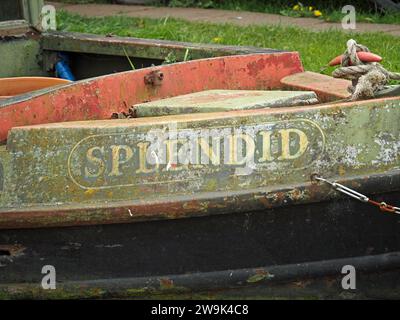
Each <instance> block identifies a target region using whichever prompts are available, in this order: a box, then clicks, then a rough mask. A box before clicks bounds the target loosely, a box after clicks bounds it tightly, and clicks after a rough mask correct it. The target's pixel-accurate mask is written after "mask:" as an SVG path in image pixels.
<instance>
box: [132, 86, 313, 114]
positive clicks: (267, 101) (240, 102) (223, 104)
mask: <svg viewBox="0 0 400 320" xmlns="http://www.w3.org/2000/svg"><path fill="white" fill-rule="evenodd" d="M316 103H318V98H317V95H316V94H315V93H314V92H311V91H279V90H275V91H260V90H208V91H201V92H196V93H191V94H187V95H183V96H178V97H173V98H167V99H162V100H157V101H153V102H146V103H141V104H137V105H135V106H134V110H135V114H136V116H137V117H154V116H165V115H171V114H184V113H187V114H190V113H198V112H222V111H231V110H248V109H262V108H277V107H290V106H299V105H300V106H301V105H309V104H316Z"/></svg>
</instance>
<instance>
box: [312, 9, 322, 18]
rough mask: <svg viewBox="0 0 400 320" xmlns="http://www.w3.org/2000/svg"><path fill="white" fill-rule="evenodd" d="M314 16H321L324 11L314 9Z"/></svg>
mask: <svg viewBox="0 0 400 320" xmlns="http://www.w3.org/2000/svg"><path fill="white" fill-rule="evenodd" d="M314 16H316V17H320V16H322V12H321V11H319V10H314Z"/></svg>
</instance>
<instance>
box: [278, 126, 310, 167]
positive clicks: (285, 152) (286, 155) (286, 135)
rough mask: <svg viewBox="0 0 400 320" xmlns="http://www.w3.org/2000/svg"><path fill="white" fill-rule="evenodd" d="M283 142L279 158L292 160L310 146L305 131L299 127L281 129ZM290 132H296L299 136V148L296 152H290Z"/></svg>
mask: <svg viewBox="0 0 400 320" xmlns="http://www.w3.org/2000/svg"><path fill="white" fill-rule="evenodd" d="M279 133H280V135H281V142H282V154H281V156H280V157H279V158H278V160H291V159H296V158H298V157H300V156H301V155H302V154H303V153H304V152H305V151H306V149H307V147H308V139H307V136H306V134H305V133H304V132H303V131H300V130H298V129H282V130H279ZM290 134H296V135H297V136H298V138H299V149H298V150H297V152H295V153H293V154H292V153H291V152H290Z"/></svg>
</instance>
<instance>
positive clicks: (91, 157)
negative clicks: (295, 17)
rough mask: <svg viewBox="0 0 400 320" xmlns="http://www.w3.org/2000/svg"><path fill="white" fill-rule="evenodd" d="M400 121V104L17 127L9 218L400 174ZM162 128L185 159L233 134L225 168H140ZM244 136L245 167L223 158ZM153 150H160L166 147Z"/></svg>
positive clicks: (299, 196)
mask: <svg viewBox="0 0 400 320" xmlns="http://www.w3.org/2000/svg"><path fill="white" fill-rule="evenodd" d="M399 117H400V104H399V102H398V101H396V100H387V101H380V102H373V101H372V102H362V103H357V104H354V105H353V106H352V105H349V104H348V105H341V106H320V107H312V106H310V107H301V108H299V107H292V108H287V109H284V110H283V111H280V110H274V111H273V112H268V110H249V111H240V113H238V112H231V113H214V114H198V115H197V116H194V115H193V116H192V119H191V120H190V121H187V118H186V116H185V115H182V116H175V117H168V118H153V119H151V120H150V121H149V120H147V119H133V120H109V121H94V122H93V121H87V122H75V123H74V122H72V123H65V124H48V125H40V126H32V127H23V128H15V129H13V130H12V131H11V133H10V135H9V139H8V143H7V151H8V152H9V155H8V157H9V159H10V160H9V162H5V163H4V164H3V165H4V175H5V180H6V181H7V183H6V185H5V186H4V191H3V194H2V197H1V198H0V211H3V212H4V211H9V210H12V209H13V208H14V209H15V208H19V209H20V210H22V209H24V208H27V207H29V206H32V205H35V206H45V207H43V208H46V207H48V208H50V207H51V206H57V208H62V207H63V206H64V207H70V206H80V207H82V208H83V207H85V206H92V207H93V206H98V207H101V206H107V205H112V204H114V205H116V204H118V203H140V202H142V201H146V202H148V203H151V202H153V201H160V200H162V199H167V200H172V199H174V198H177V197H182V196H187V197H188V199H190V198H193V195H195V198H199V199H200V198H201V197H204V196H206V195H207V194H210V193H212V194H218V193H221V194H223V193H225V192H233V193H238V192H242V193H248V194H251V193H252V190H260V189H263V190H265V192H266V193H267V194H270V196H274V193H273V192H274V191H276V190H279V189H282V187H283V186H296V185H306V184H309V182H310V176H311V175H312V174H313V173H316V172H317V173H320V174H322V175H324V176H325V177H347V178H350V177H355V176H368V175H372V174H379V173H384V172H386V171H389V170H398V169H399V154H398V152H397V150H398V148H399V140H400V130H399V127H398V121H397V119H398V118H399ZM175 124H176V127H174V125H175ZM168 128H169V129H168ZM156 129H161V130H166V132H168V130H170V131H169V132H170V134H171V135H170V136H169V137H168V135H167V137H168V139H169V141H170V142H166V144H169V145H174V143H173V142H171V141H174V140H175V139H183V141H181V142H179V143H178V149H179V150H180V151H179V152H184V151H182V150H187V149H182V148H184V147H185V142H186V143H188V142H189V141H192V140H191V139H192V138H196V135H199V134H200V133H201V132H204V130H206V129H210V130H209V131H207V132H208V133H209V134H210V136H211V137H214V138H215V137H217V138H218V137H225V139H221V140H218V139H217V141H220V142H221V144H220V147H221V149H220V155H221V159H220V162H217V163H214V162H213V161H214V160H215V159H214V160H212V159H211V161H210V162H209V164H202V163H201V164H189V165H185V164H182V163H180V162H179V160H178V161H176V160H172V161H167V162H166V163H161V164H159V167H158V168H156V166H155V165H154V164H150V163H149V162H147V163H142V164H141V163H140V154H141V151H143V150H145V147H144V143H146V139H147V138H148V136H147V135H146V134H148V133H149V132H150V131H151V130H153V133H157V131H154V130H156ZM202 130H203V131H202ZM238 130H239V131H238ZM240 135H242V136H240ZM153 137H154V135H153ZM238 137H239V138H238ZM240 137H242V138H243V139H244V144H243V146H244V147H243V149H242V151H243V153H242V155H243V156H244V157H245V161H244V162H243V163H240V161H239V160H238V159H235V157H236V156H238V157H239V153H236V154H235V153H232V154H228V153H227V154H228V156H227V158H226V157H225V156H224V152H223V150H224V146H225V144H224V143H226V141H228V144H229V143H232V141H233V140H234V139H235V138H238V139H239V140H240V139H241V138H240ZM265 138H271V140H269V141H270V142H271V146H270V147H271V149H270V151H271V152H270V154H267V153H266V151H265V150H267V149H265V145H266V144H267V143H268V142H267V140H265ZM167 141H168V140H167ZM208 141H209V143H210V144H209V145H210V148H211V149H210V150H214V151H215V150H218V149H212V148H213V147H211V145H212V139H209V140H208ZM181 143H182V144H181ZM263 143H264V145H263ZM194 145H197V146H199V144H196V143H195V144H194ZM217 145H218V143H217ZM186 146H187V144H186ZM141 147H142V148H144V149H141ZM236 150H239V149H236ZM285 150H286V151H285ZM153 151H155V152H159V151H158V149H157V148H155V149H153ZM245 152H247V154H246V153H245ZM285 152H286V154H285ZM215 153H218V152H217V151H215ZM2 154H3V155H2V159H1V161H2V162H4V160H3V158H4V151H3V152H2ZM148 154H151V148H150V151H148ZM252 155H254V163H253V162H252V160H253V159H252V157H251V156H252ZM158 156H159V157H160V154H158ZM224 157H225V158H224ZM150 158H152V157H150ZM205 159H207V157H205ZM153 161H154V158H153ZM205 161H207V160H205ZM161 162H162V161H161ZM175 162H177V163H175ZM144 164H146V167H145V166H144ZM290 189H291V188H290V187H289V190H290ZM292 191H293V192H288V195H289V196H290V198H291V199H292V200H293V201H307V199H308V200H310V201H311V200H314V201H315V200H316V195H313V194H310V193H309V192H304V193H302V192H299V191H298V190H297V191H296V189H295V188H294V189H293V190H292ZM275 196H277V195H275ZM255 200H256V199H255ZM188 205H189V206H190V204H189V203H188ZM49 206H50V207H49ZM204 211H205V212H207V205H205V207H204ZM98 214H99V215H101V214H102V213H101V211H99V213H98ZM177 214H178V213H177ZM0 215H1V213H0ZM86 218H88V219H90V217H89V216H88V217H86ZM86 218H85V217H82V219H86ZM54 219H56V217H54Z"/></svg>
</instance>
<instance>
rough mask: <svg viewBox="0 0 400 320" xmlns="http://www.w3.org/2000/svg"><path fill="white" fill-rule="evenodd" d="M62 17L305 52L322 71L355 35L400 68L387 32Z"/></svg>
mask: <svg viewBox="0 0 400 320" xmlns="http://www.w3.org/2000/svg"><path fill="white" fill-rule="evenodd" d="M57 19H58V28H59V29H60V30H63V31H73V32H84V33H95V34H101V35H106V34H113V35H118V36H129V37H139V38H153V39H165V40H176V41H187V42H198V43H220V44H227V45H244V46H257V47H265V48H276V49H282V50H291V51H299V52H300V54H301V58H302V61H303V64H304V67H305V68H306V69H307V70H310V71H315V72H320V71H321V69H322V68H323V67H324V66H326V64H327V63H328V62H329V61H330V60H331V59H332V58H333V57H335V56H336V55H339V54H341V53H342V52H343V51H344V50H345V44H346V41H347V40H348V39H349V38H351V37H353V38H354V39H355V40H356V41H357V42H359V43H362V44H364V45H366V46H368V47H369V48H370V49H371V51H373V52H375V53H377V54H379V55H381V56H382V57H383V58H384V61H383V65H384V66H385V67H386V68H388V69H389V70H391V71H397V72H400V55H399V52H400V41H399V38H396V37H393V36H390V35H385V34H381V33H366V34H357V35H349V34H347V33H344V32H341V31H330V32H311V31H306V30H303V29H300V28H294V27H291V28H287V27H282V26H248V27H241V26H236V25H231V24H225V25H220V24H210V23H191V22H186V21H183V20H177V19H172V18H167V19H142V18H131V17H121V16H118V17H104V18H86V17H81V16H79V15H74V14H70V13H67V12H64V11H60V12H59V13H58V15H57ZM331 71H332V68H328V69H326V70H325V71H324V73H327V74H329V73H330V72H331Z"/></svg>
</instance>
